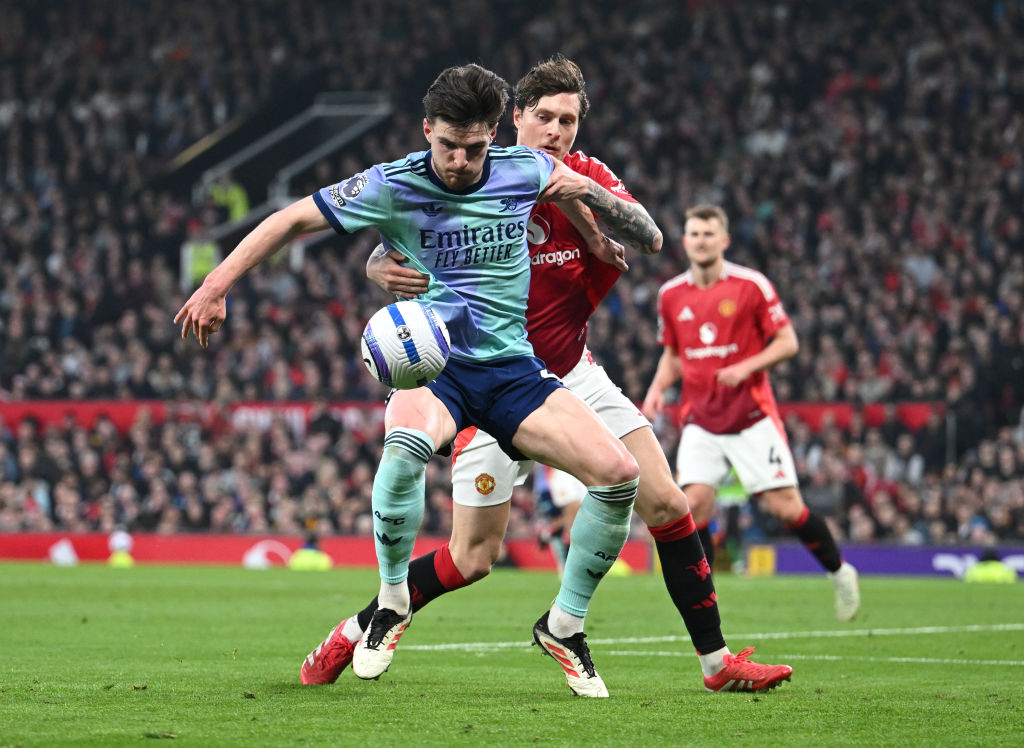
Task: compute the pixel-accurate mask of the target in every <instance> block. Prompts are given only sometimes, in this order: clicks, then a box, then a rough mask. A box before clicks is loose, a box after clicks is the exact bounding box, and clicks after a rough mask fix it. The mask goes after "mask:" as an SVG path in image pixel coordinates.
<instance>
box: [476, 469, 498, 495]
mask: <svg viewBox="0 0 1024 748" xmlns="http://www.w3.org/2000/svg"><path fill="white" fill-rule="evenodd" d="M473 485H475V486H476V492H477V493H479V494H483V495H484V496H486V495H487V494H489V493H491V491H493V490H494V477H493V476H490V475H488V474H487V473H480V475H478V476H477V477H476V480H475V481H474V482H473Z"/></svg>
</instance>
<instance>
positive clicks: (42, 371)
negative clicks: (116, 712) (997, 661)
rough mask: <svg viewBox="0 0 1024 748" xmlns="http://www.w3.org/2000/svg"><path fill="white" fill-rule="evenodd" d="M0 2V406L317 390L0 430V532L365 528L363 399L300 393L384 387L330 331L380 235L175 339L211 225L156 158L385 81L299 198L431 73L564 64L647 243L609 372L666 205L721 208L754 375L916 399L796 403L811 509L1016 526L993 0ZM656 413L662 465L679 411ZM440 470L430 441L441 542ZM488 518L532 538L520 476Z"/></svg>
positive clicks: (622, 297) (1007, 175)
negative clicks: (754, 275)
mask: <svg viewBox="0 0 1024 748" xmlns="http://www.w3.org/2000/svg"><path fill="white" fill-rule="evenodd" d="M0 17H3V18H4V19H5V20H4V23H3V24H2V25H0V416H2V413H3V410H2V408H3V405H2V403H3V401H26V400H39V399H153V400H163V401H174V402H180V403H188V402H200V403H212V404H213V408H212V412H214V413H224V412H226V409H227V408H228V406H229V405H230V404H231V403H235V402H240V401H317V402H318V403H320V404H321V407H320V408H319V411H322V412H321V416H322V418H321V420H322V421H323V423H322V424H321V426H322V428H321V429H320V430H316V429H313V428H311V429H310V431H309V433H305V434H304V433H296V432H295V431H294V430H290V429H288V428H287V427H286V426H285V425H284V424H276V425H275V426H273V427H271V428H270V429H269V430H266V431H259V430H256V429H255V428H247V429H236V428H233V427H231V425H230V420H229V419H227V418H224V417H219V418H212V419H205V420H198V421H197V420H188V419H185V420H181V421H179V420H172V421H171V422H168V423H155V422H147V421H145V420H143V421H141V422H139V423H137V424H136V425H135V426H134V427H133V428H132V429H131V430H130V431H129V432H128V433H118V432H117V430H116V429H113V428H112V427H111V425H110V424H109V423H104V422H103V421H101V422H100V423H99V424H98V425H97V426H96V427H95V428H93V429H90V430H89V431H85V430H82V429H81V428H78V427H75V426H74V425H73V424H70V423H69V424H65V425H64V426H62V427H60V428H56V427H51V428H49V429H39V428H36V426H35V425H34V424H33V423H31V422H23V423H21V424H19V425H17V426H15V427H10V425H8V427H7V428H4V427H3V425H2V424H0V531H10V530H18V529H43V528H47V527H61V528H68V529H97V528H98V529H108V528H111V527H113V526H115V525H124V526H126V527H129V528H131V529H137V530H155V531H160V532H172V531H178V530H193V529H214V530H218V531H220V530H231V531H250V532H256V531H261V530H266V529H269V530H273V531H280V532H294V531H301V530H306V529H316V530H319V531H322V532H340V533H353V532H368V531H369V530H368V524H367V521H368V507H369V504H368V502H369V498H368V497H369V485H370V476H372V473H373V466H374V465H375V464H376V458H377V454H378V451H379V449H380V434H379V431H380V425H379V421H378V420H374V419H375V416H374V415H373V414H375V413H377V412H378V409H377V408H368V409H367V410H366V413H367V414H368V415H367V422H366V424H364V427H362V428H361V427H359V425H358V424H353V423H350V422H349V421H348V420H344V421H338V423H337V424H333V423H332V418H335V416H333V415H332V413H331V410H330V408H326V409H324V408H323V403H339V402H350V401H371V402H372V401H379V400H380V399H381V398H382V396H383V394H385V393H384V391H383V389H382V388H381V387H380V386H379V385H377V384H376V383H375V382H374V381H372V380H371V379H370V378H369V377H368V375H366V374H365V372H364V371H363V367H362V364H361V362H360V360H359V353H358V351H359V345H358V336H359V334H360V332H361V330H362V327H363V324H364V322H365V320H366V319H367V318H368V317H369V315H370V314H371V313H372V312H373V311H374V310H376V309H377V308H378V307H379V306H381V305H382V304H383V303H385V302H386V300H387V299H386V297H385V296H384V294H383V292H381V291H379V290H378V289H375V288H372V287H370V286H369V285H368V284H367V282H366V281H365V275H364V270H363V266H364V262H365V258H366V257H367V255H368V253H369V250H370V248H371V247H372V245H373V244H374V243H375V242H376V239H375V237H373V236H370V235H368V234H366V233H365V232H364V234H361V235H358V236H356V237H352V238H347V239H344V240H342V239H339V238H337V237H334V236H328V237H326V238H325V239H324V240H323V241H321V242H318V243H316V244H315V245H313V246H311V247H310V248H309V249H308V251H307V252H306V253H305V255H304V258H303V260H302V263H301V267H300V268H299V270H298V271H297V272H296V271H295V270H294V269H293V268H291V267H289V265H288V263H286V262H277V263H268V264H266V265H265V266H263V267H261V268H258V269H257V270H256V271H254V272H253V273H252V274H251V275H250V276H249V277H248V278H246V279H245V280H243V281H242V282H241V283H239V284H238V286H237V287H236V288H235V290H234V292H233V293H232V296H231V299H230V306H229V313H228V321H227V323H226V325H225V327H224V329H223V330H222V331H221V332H219V333H218V334H217V336H215V338H214V339H213V342H212V343H211V347H210V348H209V349H208V350H201V349H199V348H198V346H195V345H194V344H193V343H189V344H187V345H186V344H183V343H181V342H180V341H179V340H178V337H177V330H176V329H175V328H174V326H173V325H172V324H171V322H170V319H171V317H172V316H173V314H174V312H175V311H176V310H177V309H178V308H179V307H180V305H181V303H183V301H184V298H185V297H184V294H183V292H182V290H181V288H180V286H179V278H178V254H179V251H180V248H181V246H182V244H183V243H185V242H186V241H188V240H190V239H194V238H196V237H201V236H202V235H203V233H204V232H205V231H207V230H208V229H209V228H210V227H211V226H212V225H214V224H215V223H216V222H217V221H218V220H221V219H222V218H224V211H223V209H222V207H221V206H218V204H217V203H216V202H215V201H214V199H213V196H210V197H209V198H208V199H207V200H206V202H204V203H201V204H198V205H195V204H193V203H192V202H191V200H190V198H189V196H187V195H185V194H176V193H174V192H171V191H167V190H162V189H160V188H158V187H155V186H154V185H156V184H158V182H156V181H154V180H155V179H156V177H158V176H159V175H160V174H161V173H162V171H163V170H164V169H165V168H167V166H168V164H169V162H170V160H171V159H172V158H173V157H174V156H176V155H178V154H179V153H180V152H181V151H182V150H184V149H185V148H187V147H188V146H190V145H192V144H194V143H195V142H196V141H198V140H199V139H201V138H202V137H204V136H206V135H207V134H209V133H210V132H211V131H213V130H214V129H216V128H218V127H221V126H225V125H230V123H232V122H234V121H236V118H244V117H245V116H246V115H247V114H249V113H251V112H252V111H253V110H254V108H255V107H257V106H260V105H261V104H265V103H266V102H268V101H273V100H274V97H277V96H281V95H282V92H285V91H287V90H288V87H289V86H290V85H294V84H295V83H296V82H297V81H299V80H304V79H308V78H309V77H310V76H313V77H315V78H316V79H317V80H320V81H322V88H323V89H324V90H365V91H368V90H386V91H389V92H391V93H392V95H393V100H394V103H395V109H396V114H395V116H394V117H392V119H391V120H389V121H388V122H387V123H386V124H385V126H384V127H383V128H381V129H380V130H379V131H377V132H374V133H371V134H369V135H368V136H366V137H364V138H363V139H361V140H360V142H359V143H358V145H357V147H355V148H350V149H347V150H346V151H344V152H343V153H340V154H338V155H337V156H334V157H331V158H329V159H326V160H324V161H323V162H321V163H320V164H318V165H317V166H316V167H315V168H314V169H313V170H311V171H310V173H308V174H304V175H301V176H300V178H299V179H298V180H297V182H296V183H295V184H294V185H293V194H295V195H296V196H300V195H303V194H308V193H309V192H311V191H312V190H313V189H315V188H316V187H318V186H321V185H323V184H327V183H330V182H333V181H337V180H338V179H341V178H343V177H346V176H348V175H350V174H352V173H354V172H356V171H358V170H359V169H361V168H362V167H364V166H366V165H368V164H371V163H375V162H379V161H386V160H391V159H393V158H395V157H397V156H400V155H403V154H405V153H406V152H408V151H411V150H417V149H419V148H421V147H422V135H421V133H420V131H419V120H420V116H421V115H420V107H419V100H420V97H421V96H422V93H423V90H424V89H425V87H426V85H427V84H429V81H430V80H431V79H432V78H433V76H434V75H435V74H436V73H437V72H438V71H439V70H440V69H441V68H442V67H444V66H445V65H448V64H455V63H462V62H466V61H479V62H481V63H482V64H484V65H486V66H488V67H491V68H493V69H495V70H497V71H498V72H499V73H501V74H502V75H504V76H505V77H506V78H507V79H508V80H509V81H513V82H514V81H515V80H516V79H517V78H518V77H519V76H520V75H521V74H522V73H524V72H525V71H526V70H527V69H528V68H529V67H530V65H532V64H533V63H534V62H536V61H538V60H540V59H543V58H545V57H547V56H549V55H550V54H552V53H554V52H556V51H561V52H563V53H564V54H566V55H568V56H570V57H572V58H574V59H575V60H577V61H578V62H579V63H580V65H581V67H582V69H583V71H584V74H585V75H586V77H587V79H588V83H589V95H590V98H591V102H592V109H591V113H590V115H589V116H588V118H587V119H586V121H585V122H584V123H583V126H582V128H581V131H580V135H579V137H578V139H577V146H578V147H580V148H582V149H583V150H585V151H586V152H588V153H591V154H593V155H597V156H599V157H600V158H601V159H602V160H604V161H605V162H607V163H608V164H609V165H610V166H611V167H612V168H613V169H614V170H615V171H616V172H617V173H618V174H619V175H620V176H621V177H622V178H623V179H624V180H625V182H626V184H627V186H628V187H629V188H630V189H631V190H632V192H633V194H634V195H635V196H636V197H637V198H638V199H640V200H641V202H643V203H644V204H645V205H646V206H647V208H648V209H649V211H650V212H651V214H652V216H653V217H654V218H655V220H656V221H657V222H658V223H659V225H660V226H661V227H662V229H663V231H664V232H665V236H666V249H665V250H664V251H663V252H662V253H661V255H659V256H656V257H653V258H647V257H640V256H635V255H634V256H632V257H631V258H630V262H631V270H630V272H629V273H628V274H627V275H626V276H624V277H623V278H622V279H621V280H620V282H619V283H618V285H617V286H616V288H615V289H614V290H613V292H612V294H611V295H610V296H609V298H608V299H607V300H606V302H605V303H604V304H603V305H602V307H601V308H600V309H599V310H598V312H597V313H596V314H595V316H594V318H593V320H592V324H591V327H590V338H589V340H590V347H591V348H592V350H593V351H594V354H595V356H596V357H597V358H598V359H599V360H600V361H601V362H602V363H603V364H604V365H605V366H606V368H608V370H609V373H610V374H611V375H612V377H613V378H614V379H615V381H617V382H618V383H619V384H621V385H622V387H623V389H624V391H625V392H626V393H627V394H628V395H629V396H630V397H632V398H633V399H635V400H641V399H642V398H643V394H644V392H645V389H646V386H647V383H648V382H649V381H650V378H651V376H652V374H653V370H654V367H655V365H656V362H657V358H658V351H657V345H656V342H655V332H656V331H655V324H654V320H655V319H656V314H655V309H654V303H655V295H656V293H657V289H658V287H659V285H660V284H661V283H662V282H663V281H664V280H666V279H668V278H670V277H672V276H673V275H675V274H677V273H679V272H681V271H682V270H684V269H685V258H684V255H683V253H682V251H681V248H680V246H679V240H680V236H681V232H682V223H683V213H684V211H685V209H686V207H687V206H689V205H692V204H694V203H696V202H715V203H718V204H721V205H722V206H723V207H725V209H726V210H727V212H728V213H729V215H730V218H731V221H732V225H731V233H732V237H733V243H732V246H731V248H730V250H729V257H730V259H732V260H734V261H737V262H741V263H744V264H749V265H752V266H754V267H756V268H758V269H761V270H763V271H764V272H765V273H766V274H767V275H768V277H769V278H771V279H772V281H773V282H774V283H775V284H776V287H777V288H778V290H779V293H780V295H781V297H782V299H783V301H784V302H785V304H786V307H787V310H788V312H789V314H790V316H791V318H792V320H793V323H794V325H795V327H796V330H797V333H798V336H799V339H800V342H801V349H800V353H799V354H798V355H797V357H796V358H794V359H792V360H790V361H788V362H786V363H784V364H782V365H781V366H779V367H777V369H776V370H775V371H774V372H773V374H772V380H773V382H774V384H775V388H776V394H777V396H778V398H779V400H781V401H843V402H849V403H853V404H855V405H858V406H859V405H863V404H867V403H878V402H899V401H907V400H919V401H931V402H935V403H937V404H938V407H937V408H936V416H935V418H934V419H933V422H930V423H929V424H927V425H926V426H925V427H923V428H922V429H920V430H918V431H917V432H910V431H908V430H907V429H906V428H905V427H903V426H902V425H901V424H899V422H898V419H889V420H887V422H886V424H885V425H883V426H882V427H877V428H867V427H864V426H863V424H858V423H857V422H855V423H854V424H853V425H852V426H851V427H850V428H847V429H841V428H839V427H837V426H834V425H828V424H826V426H825V427H824V428H823V429H821V430H820V431H819V432H817V433H813V432H812V431H811V430H810V429H809V428H808V427H807V425H806V424H804V423H801V422H799V421H797V420H793V421H791V422H790V423H789V424H788V426H789V432H790V438H791V440H792V444H793V447H794V450H795V452H796V454H797V458H798V464H799V467H800V471H801V475H802V478H803V487H804V492H805V497H806V498H807V501H808V503H810V504H811V505H812V506H814V507H815V508H817V509H819V510H821V511H822V512H823V513H825V514H828V515H829V516H830V517H831V521H832V522H833V523H834V525H835V527H836V529H837V532H838V536H839V537H841V538H847V539H850V540H854V541H865V542H869V541H874V540H884V541H892V542H903V543H949V542H955V541H960V542H967V541H969V542H977V543H980V542H988V541H991V540H996V539H998V540H1003V541H1007V540H1009V541H1018V542H1019V541H1021V540H1024V495H1022V491H1021V488H1020V484H1021V478H1022V473H1024V432H1022V427H1021V416H1022V407H1024V316H1022V305H1024V301H1022V299H1024V225H1022V217H1021V215H1020V206H1021V205H1022V204H1024V190H1022V179H1024V160H1022V155H1021V154H1022V153H1024V148H1022V138H1024V132H1022V130H1024V3H1022V2H1020V0H991V1H979V2H973V3H964V2H958V1H956V0H935V1H931V0H890V1H889V2H882V1H881V0H877V1H876V0H864V1H861V2H853V1H852V0H844V1H842V2H835V3H816V2H800V1H798V0H778V1H777V2H739V1H737V2H700V1H699V0H691V2H689V3H686V4H685V5H684V4H679V3H664V2H654V1H653V0H650V1H647V2H645V1H640V2H636V3H630V4H628V5H623V4H620V3H615V2H612V1H611V0H602V1H600V2H592V3H569V2H565V1H564V0H552V1H550V2H545V3H536V2H523V3H514V4H513V3H486V2H484V1H483V0H459V1H458V2H455V3H453V5H452V8H449V9H447V10H446V9H445V7H444V5H443V4H430V3H411V2H408V1H407V0H406V1H401V0H378V1H376V2H374V1H372V0H354V1H353V2H350V3H346V4H345V9H344V12H341V11H338V10H332V9H331V8H330V7H329V6H327V5H324V4H322V3H321V4H316V3H313V2H312V1H311V0H292V1H291V2H288V3H278V2H273V1H272V0H243V1H235V2H227V0H221V1H219V2H218V1H214V2H210V3H204V4H198V5H196V4H181V3H173V2H170V0H163V1H160V0H152V1H150V0H134V1H132V0H123V1H122V2H110V3H106V2H104V3H99V2H97V1H96V0H92V1H90V2H70V0H67V1H61V0H56V1H55V2H51V3H46V4H31V3H19V2H14V1H13V0H0ZM353 29H358V30H359V33H353ZM509 29H517V30H518V31H519V33H517V34H512V33H509ZM513 139H514V133H513V131H512V128H511V124H510V123H509V122H506V123H504V124H503V125H502V127H501V128H500V129H499V141H501V142H506V143H509V142H512V141H513ZM254 187H255V186H254ZM222 249H223V250H224V251H225V252H227V251H230V249H231V247H230V246H227V247H223V248H222ZM335 420H337V419H336V418H335ZM657 425H658V429H659V435H660V436H661V438H662V441H663V444H664V445H665V447H666V449H667V450H669V452H670V455H672V456H674V444H675V440H676V439H677V433H676V430H675V425H674V424H673V423H671V422H670V420H669V419H665V421H664V422H659V423H658V424H657ZM447 477H448V476H447V469H446V466H445V464H444V463H443V461H441V459H440V458H435V461H434V463H432V468H431V472H430V474H429V476H428V478H429V488H428V504H429V505H430V507H431V509H430V511H429V512H428V523H429V524H430V527H429V529H430V530H432V531H436V532H439V533H443V532H445V530H446V523H447V522H448V521H449V520H448V519H447V516H446V514H447V512H446V509H447V506H448V505H449V504H450V488H449V486H448V485H447ZM516 507H517V509H516V512H515V513H514V516H515V520H514V531H516V532H520V531H521V532H527V531H528V530H527V527H528V515H529V511H530V501H529V496H528V495H526V494H525V493H523V494H521V495H517V497H516ZM743 518H744V520H743V521H744V523H745V525H744V526H745V532H748V533H749V534H750V535H751V536H752V537H753V536H755V535H757V534H758V533H765V532H768V533H770V532H772V527H771V525H770V522H767V521H765V520H764V518H761V517H759V516H757V514H756V511H755V510H754V509H750V510H748V511H746V512H745V513H744V514H743Z"/></svg>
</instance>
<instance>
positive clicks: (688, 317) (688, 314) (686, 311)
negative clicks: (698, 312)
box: [676, 306, 693, 322]
mask: <svg viewBox="0 0 1024 748" xmlns="http://www.w3.org/2000/svg"><path fill="white" fill-rule="evenodd" d="M676 319H677V320H678V321H679V322H692V321H693V310H692V309H690V307H688V306H684V307H683V311H681V312H679V316H678V317H676Z"/></svg>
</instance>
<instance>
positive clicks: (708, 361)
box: [658, 262, 789, 434]
mask: <svg viewBox="0 0 1024 748" xmlns="http://www.w3.org/2000/svg"><path fill="white" fill-rule="evenodd" d="M788 324H789V317H788V315H787V314H786V310H785V309H784V308H783V307H782V302H781V301H779V297H778V294H776V292H775V287H774V286H773V285H772V284H771V281H769V280H768V279H767V278H766V277H765V276H764V275H763V274H762V273H759V272H758V271H756V270H753V269H751V268H747V267H744V266H742V265H737V264H735V263H732V262H726V263H725V265H724V269H723V271H722V277H721V278H720V279H719V280H718V282H717V283H715V284H714V285H713V286H711V287H710V288H698V287H697V286H696V285H694V282H693V273H692V272H691V271H687V272H685V273H683V274H682V275H679V276H676V277H675V278H673V279H672V280H670V281H668V282H667V283H666V284H665V285H663V286H662V287H661V290H660V291H659V292H658V342H660V343H661V344H662V345H665V346H668V347H670V348H672V349H673V350H674V351H676V353H678V354H679V360H680V363H681V364H682V371H683V396H682V398H681V400H683V401H685V402H686V403H687V404H688V405H689V408H690V410H689V415H688V422H691V423H695V424H697V425H698V426H700V427H701V428H703V429H706V430H708V431H710V432H712V433H714V434H735V433H738V432H740V431H742V430H743V429H745V428H747V427H748V426H750V425H752V424H754V423H755V422H757V421H759V420H761V419H762V418H764V417H765V416H772V417H775V418H777V417H778V408H777V407H776V405H775V396H774V395H773V394H772V388H771V384H770V383H769V381H768V372H767V371H759V372H756V373H754V374H752V375H751V376H750V377H748V378H747V380H746V381H744V382H742V383H741V384H740V385H739V386H738V387H729V386H727V385H724V384H720V383H719V382H718V380H717V379H716V378H715V374H716V372H717V371H718V370H719V369H724V368H725V367H726V366H729V365H730V364H735V363H737V362H738V361H742V360H743V359H745V358H749V357H750V356H753V355H755V354H757V353H759V352H761V351H762V350H763V349H764V347H765V346H766V345H767V344H768V341H769V340H770V339H771V338H772V336H773V335H775V333H776V332H777V331H778V330H780V329H781V328H783V327H785V326H786V325H788Z"/></svg>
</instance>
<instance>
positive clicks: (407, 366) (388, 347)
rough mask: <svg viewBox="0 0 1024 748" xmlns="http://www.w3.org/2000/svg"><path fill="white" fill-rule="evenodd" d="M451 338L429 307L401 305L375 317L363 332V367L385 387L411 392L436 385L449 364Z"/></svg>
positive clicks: (382, 310)
mask: <svg viewBox="0 0 1024 748" xmlns="http://www.w3.org/2000/svg"><path fill="white" fill-rule="evenodd" d="M450 345H451V338H450V337H449V336H448V328H447V327H445V325H444V322H442V321H441V318H440V317H439V316H438V315H437V313H436V312H434V310H433V309H431V308H430V307H429V306H427V305H426V304H422V303H420V302H418V301H397V302H395V303H394V304H390V305H388V306H386V307H384V308H383V309H381V310H380V311H378V312H377V313H376V314H374V315H373V316H372V317H370V321H369V322H367V323H366V329H365V330H363V340H362V343H361V348H362V350H363V363H364V364H366V368H367V369H368V370H369V372H370V373H371V374H373V376H375V377H376V378H377V380H378V381H379V382H381V384H386V385H387V386H389V387H394V388H395V389H399V390H411V389H415V388H416V387H422V386H423V385H425V384H426V383H427V382H432V381H433V380H434V379H436V378H437V375H438V374H440V373H441V371H442V370H443V369H444V366H445V364H446V363H448V351H449V347H450Z"/></svg>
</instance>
